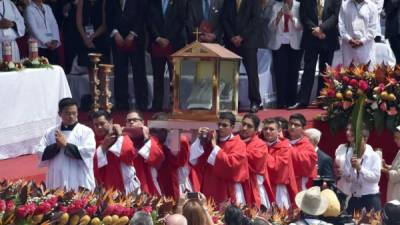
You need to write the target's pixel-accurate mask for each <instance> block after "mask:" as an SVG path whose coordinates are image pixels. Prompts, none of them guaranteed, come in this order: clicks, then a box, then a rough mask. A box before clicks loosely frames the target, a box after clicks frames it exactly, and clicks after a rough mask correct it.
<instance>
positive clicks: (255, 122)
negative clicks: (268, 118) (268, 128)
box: [240, 113, 260, 139]
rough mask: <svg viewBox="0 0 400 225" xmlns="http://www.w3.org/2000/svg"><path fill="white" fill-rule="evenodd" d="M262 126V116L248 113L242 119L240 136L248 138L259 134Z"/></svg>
mask: <svg viewBox="0 0 400 225" xmlns="http://www.w3.org/2000/svg"><path fill="white" fill-rule="evenodd" d="M259 126H260V118H258V116H257V115H256V114H253V113H246V114H245V115H244V116H243V119H242V125H241V127H240V137H241V138H242V139H248V138H251V137H253V136H254V135H256V134H257V131H258V127H259Z"/></svg>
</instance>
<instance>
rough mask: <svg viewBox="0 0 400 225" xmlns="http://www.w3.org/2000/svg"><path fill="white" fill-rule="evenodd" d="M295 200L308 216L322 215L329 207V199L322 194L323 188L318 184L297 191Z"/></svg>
mask: <svg viewBox="0 0 400 225" xmlns="http://www.w3.org/2000/svg"><path fill="white" fill-rule="evenodd" d="M295 202H296V205H297V207H299V209H300V210H301V211H302V212H303V214H304V215H306V216H307V215H311V216H320V215H322V214H323V213H324V212H325V211H326V210H327V209H328V199H327V198H326V197H325V196H324V195H321V188H320V187H318V186H314V187H311V188H309V189H307V190H304V191H301V192H299V193H297V194H296V197H295Z"/></svg>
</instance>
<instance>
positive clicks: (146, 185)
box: [134, 137, 164, 196]
mask: <svg viewBox="0 0 400 225" xmlns="http://www.w3.org/2000/svg"><path fill="white" fill-rule="evenodd" d="M149 141H151V148H150V155H149V158H148V159H147V160H145V159H144V158H143V157H142V156H141V155H138V157H136V158H135V160H134V165H135V169H136V176H137V177H138V179H139V181H140V188H141V190H142V192H145V193H148V194H150V195H157V196H159V195H160V194H161V193H159V191H158V190H157V187H156V184H155V183H154V181H153V177H152V174H151V168H152V167H153V168H155V169H158V168H159V167H160V166H161V163H162V162H163V160H164V152H163V150H162V145H161V144H160V143H159V141H158V139H157V138H156V137H151V138H150V140H149ZM134 144H135V146H136V148H137V149H138V151H139V150H140V149H141V148H142V147H143V146H144V144H143V142H140V141H136V143H134Z"/></svg>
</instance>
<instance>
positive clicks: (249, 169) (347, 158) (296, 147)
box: [37, 98, 400, 214]
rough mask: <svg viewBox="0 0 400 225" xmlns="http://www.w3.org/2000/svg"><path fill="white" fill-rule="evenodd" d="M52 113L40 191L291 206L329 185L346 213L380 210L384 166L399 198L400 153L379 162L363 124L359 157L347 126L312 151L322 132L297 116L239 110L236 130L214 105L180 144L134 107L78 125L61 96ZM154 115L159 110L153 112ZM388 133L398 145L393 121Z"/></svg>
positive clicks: (392, 195) (72, 107) (72, 105)
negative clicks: (328, 144) (206, 122)
mask: <svg viewBox="0 0 400 225" xmlns="http://www.w3.org/2000/svg"><path fill="white" fill-rule="evenodd" d="M59 115H60V117H61V119H62V123H61V125H57V126H56V127H53V128H50V129H49V130H48V131H47V132H46V134H45V135H44V136H43V138H42V140H41V142H40V145H39V146H38V148H37V152H38V155H39V158H40V166H47V167H48V174H47V177H46V184H47V187H48V188H60V187H65V188H66V189H75V190H77V189H78V188H80V187H83V188H86V189H88V190H94V188H95V187H96V186H98V185H100V186H104V187H106V188H115V189H117V190H120V191H121V192H123V193H127V194H128V193H135V194H139V193H147V194H150V195H154V196H170V197H173V198H175V199H176V200H178V199H179V198H180V196H181V195H182V194H184V193H187V192H189V193H193V192H194V193H202V194H204V196H205V198H207V199H213V201H215V203H216V205H217V206H218V207H222V205H223V204H224V203H226V202H227V201H231V202H234V203H236V204H245V205H249V206H252V207H257V208H271V206H272V205H273V204H274V205H277V206H278V207H279V208H286V209H290V208H292V207H294V206H295V205H296V204H297V206H298V207H300V206H299V204H298V203H297V202H298V199H297V198H300V197H296V196H298V195H299V194H300V193H301V195H305V193H306V192H308V191H310V192H311V193H309V194H310V195H319V192H320V189H318V190H317V189H315V187H314V189H313V188H312V187H313V186H318V187H319V188H322V189H324V188H331V189H333V190H335V192H336V194H337V198H338V199H339V201H340V204H341V207H342V210H344V211H347V212H348V213H349V214H352V213H353V212H354V211H358V210H361V209H363V208H365V209H367V210H368V211H369V210H375V211H378V210H381V209H382V207H381V198H380V187H379V184H378V183H379V181H380V177H381V173H386V174H388V175H389V184H388V192H387V193H388V194H387V201H388V202H389V201H392V200H399V198H400V194H399V187H398V186H399V182H398V181H399V178H400V163H399V161H400V160H399V159H400V158H399V156H400V153H398V154H397V156H396V158H395V159H394V160H393V162H392V164H391V165H389V164H387V163H386V162H385V161H384V160H383V159H382V157H381V156H380V154H379V153H378V152H377V151H374V149H373V148H372V147H371V146H370V145H368V144H367V142H368V137H369V131H368V129H366V128H364V129H363V130H362V141H361V148H360V149H359V150H360V152H359V156H358V157H357V156H356V155H355V153H354V147H355V138H354V135H353V130H352V128H351V125H350V124H349V125H348V127H347V129H346V136H347V143H345V144H340V145H339V146H338V147H337V150H336V153H335V159H334V160H332V159H331V158H330V157H329V156H328V155H327V154H325V153H324V152H323V151H322V150H321V149H319V148H318V142H319V140H320V137H321V132H320V131H319V130H317V129H315V128H309V129H305V128H306V119H305V118H304V116H303V115H302V114H299V113H295V114H292V115H291V116H290V117H289V120H286V119H284V118H280V117H278V118H266V119H265V120H263V121H260V119H259V118H258V116H257V115H255V114H252V113H247V114H245V115H244V116H243V117H242V119H241V121H240V128H239V130H237V131H236V130H234V127H235V123H236V120H237V118H236V117H235V116H234V115H233V114H232V113H230V112H222V113H220V114H219V118H218V121H217V129H216V130H214V129H210V128H208V127H201V128H199V129H198V131H197V132H196V133H195V134H194V135H193V133H190V132H188V133H185V132H184V133H182V134H181V135H180V136H179V137H178V138H179V143H180V144H179V145H173V144H171V143H172V142H173V140H171V137H172V136H170V135H169V131H168V130H167V129H163V128H148V127H146V126H145V124H144V119H143V116H142V114H141V113H140V112H139V111H136V110H133V111H130V112H128V114H127V115H126V124H125V126H124V127H121V126H120V125H119V124H116V123H113V120H112V117H111V115H110V114H109V113H107V112H106V111H102V110H100V111H97V112H94V113H93V114H92V126H91V127H92V128H90V127H87V126H85V125H83V124H80V123H79V122H78V120H77V118H78V117H77V115H78V107H77V103H76V102H75V101H74V100H73V99H72V98H65V99H62V100H61V101H60V102H59ZM153 119H155V120H166V119H167V116H166V114H164V113H157V114H155V115H154V117H153ZM175 138H176V137H175ZM394 140H395V142H396V144H397V147H400V127H398V129H397V131H396V132H395V133H394ZM173 146H174V147H173ZM310 188H311V189H310ZM303 197H304V198H306V197H307V195H306V196H303ZM308 197H310V196H308ZM300 208H301V207H300ZM318 212H319V211H318ZM321 214H322V213H321Z"/></svg>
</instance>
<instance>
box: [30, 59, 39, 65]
mask: <svg viewBox="0 0 400 225" xmlns="http://www.w3.org/2000/svg"><path fill="white" fill-rule="evenodd" d="M31 63H32V65H39V64H40V62H39V60H38V59H34V60H32V62H31Z"/></svg>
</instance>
